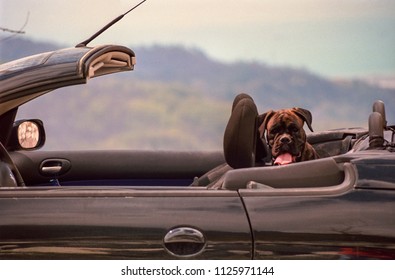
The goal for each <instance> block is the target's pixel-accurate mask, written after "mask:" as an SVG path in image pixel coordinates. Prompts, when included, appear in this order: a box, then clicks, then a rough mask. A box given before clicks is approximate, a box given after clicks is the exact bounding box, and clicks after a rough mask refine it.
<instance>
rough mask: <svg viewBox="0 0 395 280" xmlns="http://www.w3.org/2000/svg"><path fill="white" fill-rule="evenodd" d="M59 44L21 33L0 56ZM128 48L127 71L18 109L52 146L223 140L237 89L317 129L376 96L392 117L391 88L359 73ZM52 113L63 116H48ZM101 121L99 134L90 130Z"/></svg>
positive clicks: (394, 93)
mask: <svg viewBox="0 0 395 280" xmlns="http://www.w3.org/2000/svg"><path fill="white" fill-rule="evenodd" d="M58 48H62V46H59V45H56V44H53V43H49V42H37V41H31V40H29V39H28V38H25V37H15V38H12V39H9V40H5V41H1V40H0V61H2V62H5V61H9V60H12V59H16V58H19V57H23V56H26V55H30V54H35V53H39V52H43V51H50V50H56V49H58ZM131 48H132V49H133V50H134V51H135V52H136V59H137V64H136V67H135V70H134V71H133V73H124V74H118V75H113V76H109V77H104V78H99V79H98V80H101V81H100V82H102V83H101V84H100V85H99V84H98V83H96V82H93V81H92V82H91V83H90V84H91V85H89V86H88V87H81V92H82V93H81V95H76V93H75V92H76V88H71V89H65V90H63V91H64V92H65V93H64V94H49V95H48V96H46V97H45V98H40V100H41V99H42V100H43V101H42V103H39V102H37V103H36V102H34V103H32V105H29V106H27V108H25V109H23V110H22V111H21V117H39V118H43V119H47V121H46V127H47V132H49V133H52V134H54V135H57V136H59V139H60V140H58V141H59V143H51V142H49V143H48V144H49V147H50V148H54V147H55V146H56V144H60V143H61V146H67V147H69V148H74V147H75V146H77V144H78V145H81V143H82V145H83V146H84V148H86V147H93V148H95V147H103V146H105V147H110V148H111V147H112V145H115V146H116V147H120V145H119V142H122V143H123V145H124V146H125V147H127V148H129V147H144V148H148V149H151V148H163V147H164V146H166V147H168V148H178V149H199V148H202V149H217V148H221V145H222V133H223V130H224V128H225V125H226V121H227V118H228V117H229V112H230V107H231V103H232V101H233V98H234V97H235V96H236V95H237V94H238V93H240V92H246V93H249V94H250V95H251V96H252V97H253V98H254V100H255V102H256V103H257V107H258V109H259V111H260V112H265V111H267V110H269V109H272V108H273V109H277V108H284V107H294V106H297V107H303V108H306V109H309V110H310V111H311V112H312V113H313V119H314V121H313V127H314V128H315V130H318V131H319V130H324V129H327V128H336V127H348V126H364V127H366V126H367V119H368V115H369V113H370V111H371V106H372V103H373V102H374V101H375V100H376V99H381V100H383V101H384V102H385V103H386V108H387V118H388V120H389V122H390V123H395V90H394V89H383V88H379V87H377V86H373V85H370V84H368V83H364V82H362V81H358V80H343V81H341V82H339V81H332V80H329V79H327V78H325V77H322V76H319V75H315V74H314V73H311V72H309V71H307V70H304V69H293V68H289V67H278V66H272V65H267V64H264V63H261V62H243V61H240V62H235V63H223V62H221V61H217V60H215V59H212V58H210V57H208V56H207V55H206V54H205V53H204V52H202V51H201V50H198V49H191V48H185V47H183V46H160V45H154V46H149V47H147V46H145V47H141V46H136V47H133V46H132V47H131ZM103 83H104V84H103ZM71 95H72V96H73V98H70V96H71ZM92 96H94V99H93V100H92ZM122 111H125V112H126V113H121V112H122ZM71 112H72V114H71ZM53 115H57V116H58V117H59V118H61V119H62V120H63V123H62V124H61V125H60V124H59V122H55V121H53V119H52V116H53ZM70 115H73V117H75V118H76V119H77V120H78V121H76V122H77V124H78V125H77V127H74V128H72V127H71V124H72V121H71V120H70ZM391 121H392V122H391ZM114 124H116V125H114ZM65 127H68V129H69V131H67V132H66V131H65V130H64V129H65ZM99 128H100V129H101V132H99V134H100V136H99V137H97V136H96V137H92V136H91V135H93V133H96V132H97V131H98V130H100V129H99ZM120 128H122V129H120ZM109 132H111V135H110V134H109ZM66 134H67V135H73V141H72V142H70V141H69V140H64V139H66V137H62V135H65V136H66ZM48 139H51V137H48ZM148 139H149V140H148ZM49 141H50V140H49ZM114 143H118V144H114ZM121 146H122V145H121Z"/></svg>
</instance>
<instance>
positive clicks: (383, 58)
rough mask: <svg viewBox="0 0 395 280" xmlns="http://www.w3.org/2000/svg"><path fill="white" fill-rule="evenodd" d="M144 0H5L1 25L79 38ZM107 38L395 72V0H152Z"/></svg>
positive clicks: (309, 65)
mask: <svg viewBox="0 0 395 280" xmlns="http://www.w3.org/2000/svg"><path fill="white" fill-rule="evenodd" d="M139 1H140V0H136V1H131V0H83V1H81V0H67V1H66V0H12V1H11V0H0V27H2V28H9V29H14V30H19V29H20V28H21V27H22V26H24V24H25V23H26V26H25V27H24V29H23V30H24V31H25V32H26V33H25V34H24V35H21V36H27V37H30V38H33V39H36V40H46V41H54V42H58V43H61V44H63V45H65V46H74V45H75V44H77V43H79V42H81V41H83V40H84V39H86V38H88V37H89V36H90V35H92V34H93V33H94V32H96V31H97V30H99V29H100V28H101V27H102V26H104V25H105V24H107V23H108V22H109V21H111V20H112V19H114V18H115V17H117V16H118V15H120V14H122V13H124V12H125V11H127V10H128V9H129V8H131V7H133V6H134V5H136V4H138V3H139ZM0 35H8V34H6V33H5V32H4V31H3V32H2V31H0ZM102 43H116V44H121V45H127V46H129V47H131V48H132V49H133V47H140V46H149V45H152V44H161V45H182V46H186V47H188V48H197V49H200V50H202V51H203V52H205V53H206V54H207V55H209V56H210V57H211V58H214V59H217V60H220V61H223V62H235V61H240V60H243V61H259V62H262V63H266V64H269V65H281V66H284V65H286V66H291V67H294V68H302V69H306V70H308V71H311V72H314V73H317V74H320V75H323V76H328V77H336V78H337V77H366V76H395V51H394V50H395V0H239V1H233V0H166V1H165V0H147V1H146V2H145V3H144V4H142V5H141V6H139V7H138V8H137V9H136V10H134V11H132V12H131V13H130V14H128V15H127V16H125V17H124V18H123V19H122V20H121V21H120V22H118V23H117V24H116V25H115V26H113V27H111V28H110V29H109V30H108V31H106V32H105V33H104V34H103V35H102V36H100V37H99V38H98V39H96V40H95V41H93V42H92V43H91V44H93V45H94V44H102ZM0 47H1V42H0Z"/></svg>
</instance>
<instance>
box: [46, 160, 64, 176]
mask: <svg viewBox="0 0 395 280" xmlns="http://www.w3.org/2000/svg"><path fill="white" fill-rule="evenodd" d="M70 168H71V163H70V161H68V160H67V159H46V160H43V161H42V162H41V164H40V172H41V174H43V175H45V176H59V175H62V174H64V173H66V172H67V171H69V169H70Z"/></svg>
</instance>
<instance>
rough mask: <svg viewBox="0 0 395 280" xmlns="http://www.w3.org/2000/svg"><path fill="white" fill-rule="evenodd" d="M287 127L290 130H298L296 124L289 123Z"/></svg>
mask: <svg viewBox="0 0 395 280" xmlns="http://www.w3.org/2000/svg"><path fill="white" fill-rule="evenodd" d="M288 129H289V131H292V132H298V131H299V128H298V127H297V126H296V125H290V126H289V127H288Z"/></svg>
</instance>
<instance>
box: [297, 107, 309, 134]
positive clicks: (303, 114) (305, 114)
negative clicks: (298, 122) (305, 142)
mask: <svg viewBox="0 0 395 280" xmlns="http://www.w3.org/2000/svg"><path fill="white" fill-rule="evenodd" d="M292 111H293V112H294V113H295V114H297V115H298V116H299V117H301V118H302V120H304V121H305V122H306V123H307V126H308V127H309V129H310V130H311V132H314V131H313V127H312V126H311V123H312V122H313V116H312V115H311V112H310V111H309V110H306V109H303V108H297V107H294V108H292Z"/></svg>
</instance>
